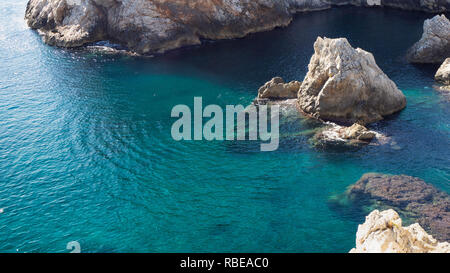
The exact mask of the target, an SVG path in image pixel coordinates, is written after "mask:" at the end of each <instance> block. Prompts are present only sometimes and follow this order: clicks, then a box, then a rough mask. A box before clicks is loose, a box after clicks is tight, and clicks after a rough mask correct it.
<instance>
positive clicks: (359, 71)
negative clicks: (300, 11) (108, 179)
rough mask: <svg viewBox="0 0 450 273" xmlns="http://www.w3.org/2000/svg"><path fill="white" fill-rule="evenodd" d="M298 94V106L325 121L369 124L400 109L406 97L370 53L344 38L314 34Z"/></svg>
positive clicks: (404, 104)
mask: <svg viewBox="0 0 450 273" xmlns="http://www.w3.org/2000/svg"><path fill="white" fill-rule="evenodd" d="M308 69H309V70H308V73H307V75H306V77H305V79H304V80H303V83H302V85H301V87H300V91H299V93H298V100H299V106H300V108H301V109H302V110H303V111H304V112H305V113H307V114H309V115H311V116H313V117H316V118H319V119H322V120H329V121H336V122H346V123H355V122H358V123H362V124H364V123H370V122H375V121H379V120H381V119H383V117H384V116H387V115H390V114H393V113H395V112H397V111H400V110H402V109H403V108H405V106H406V98H405V96H404V95H403V93H402V92H401V91H400V90H399V89H398V88H397V86H396V85H395V83H394V82H393V81H391V80H390V79H389V78H388V77H387V76H386V74H384V73H383V71H381V69H380V68H379V67H378V66H377V64H376V62H375V59H374V57H373V55H372V54H371V53H369V52H367V51H364V50H362V49H360V48H357V49H354V48H353V47H352V46H351V45H350V44H349V42H348V41H347V39H345V38H338V39H329V38H321V37H318V38H317V40H316V42H315V43H314V55H313V56H312V58H311V61H310V63H309V65H308Z"/></svg>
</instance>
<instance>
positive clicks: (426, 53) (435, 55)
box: [407, 15, 450, 63]
mask: <svg viewBox="0 0 450 273" xmlns="http://www.w3.org/2000/svg"><path fill="white" fill-rule="evenodd" d="M448 57H450V21H449V20H448V19H447V18H446V17H445V15H436V16H435V17H433V18H431V19H428V20H425V22H424V24H423V34H422V38H421V39H420V40H419V41H418V42H417V43H415V44H414V45H413V46H412V47H411V48H410V49H409V50H408V53H407V59H408V61H410V62H412V63H442V62H443V61H444V60H445V59H446V58H448Z"/></svg>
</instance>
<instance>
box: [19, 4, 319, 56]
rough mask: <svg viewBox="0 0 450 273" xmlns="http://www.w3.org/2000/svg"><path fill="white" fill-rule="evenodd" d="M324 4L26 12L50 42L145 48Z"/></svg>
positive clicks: (238, 29) (242, 28) (160, 48)
mask: <svg viewBox="0 0 450 273" xmlns="http://www.w3.org/2000/svg"><path fill="white" fill-rule="evenodd" d="M327 6H328V5H327V4H325V3H324V2H323V1H321V0H283V1H278V0H238V1H236V0H222V1H215V0H170V1H169V0H30V1H29V3H28V6H27V10H26V15H25V17H26V19H27V21H28V25H29V26H30V27H31V28H33V29H38V30H39V32H40V34H41V35H42V37H43V39H44V41H45V42H46V43H48V44H51V45H57V46H62V47H77V46H81V45H83V44H86V43H89V42H93V41H99V40H103V39H111V40H114V41H118V42H120V43H121V44H123V45H126V46H127V47H128V48H130V49H131V50H133V51H136V52H138V53H141V54H146V53H156V52H158V53H161V52H165V51H167V50H170V49H174V48H178V47H182V46H187V45H194V44H199V43H200V38H205V39H227V38H237V37H243V36H245V35H247V34H249V33H252V32H259V31H265V30H270V29H273V28H275V27H278V26H286V25H288V24H289V23H290V21H291V20H292V12H294V11H297V10H315V9H322V8H325V7H327Z"/></svg>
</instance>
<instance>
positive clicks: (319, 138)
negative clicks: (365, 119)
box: [311, 123, 376, 146]
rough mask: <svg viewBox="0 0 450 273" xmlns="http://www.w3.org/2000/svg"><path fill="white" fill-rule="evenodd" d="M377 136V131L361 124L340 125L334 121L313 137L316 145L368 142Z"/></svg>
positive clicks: (313, 142)
mask: <svg viewBox="0 0 450 273" xmlns="http://www.w3.org/2000/svg"><path fill="white" fill-rule="evenodd" d="M375 136H376V133H375V132H373V131H370V130H368V129H367V128H366V127H364V126H362V125H360V124H357V123H355V124H353V125H352V126H350V127H346V126H340V125H337V124H334V123H331V124H329V125H328V126H326V127H325V128H324V129H322V130H319V131H318V132H317V133H316V134H315V135H314V136H313V138H312V139H311V142H312V144H313V145H314V146H317V145H320V146H326V145H342V144H345V145H347V144H349V145H360V144H368V143H370V141H372V139H373V138H374V137H375Z"/></svg>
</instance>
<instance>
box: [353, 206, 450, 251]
mask: <svg viewBox="0 0 450 273" xmlns="http://www.w3.org/2000/svg"><path fill="white" fill-rule="evenodd" d="M432 252H434V253H450V244H449V243H448V242H438V241H437V240H436V239H434V238H433V236H431V235H429V234H427V233H426V232H425V230H424V229H423V228H422V227H421V226H420V225H419V224H417V223H416V224H412V225H410V226H408V227H403V226H402V219H401V218H400V216H399V215H398V214H397V212H395V211H394V210H392V209H390V210H386V211H382V212H380V211H378V210H374V211H372V212H371V213H370V214H369V216H367V217H366V222H365V223H364V224H362V225H359V227H358V231H357V233H356V247H355V248H353V249H352V250H350V253H432Z"/></svg>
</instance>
